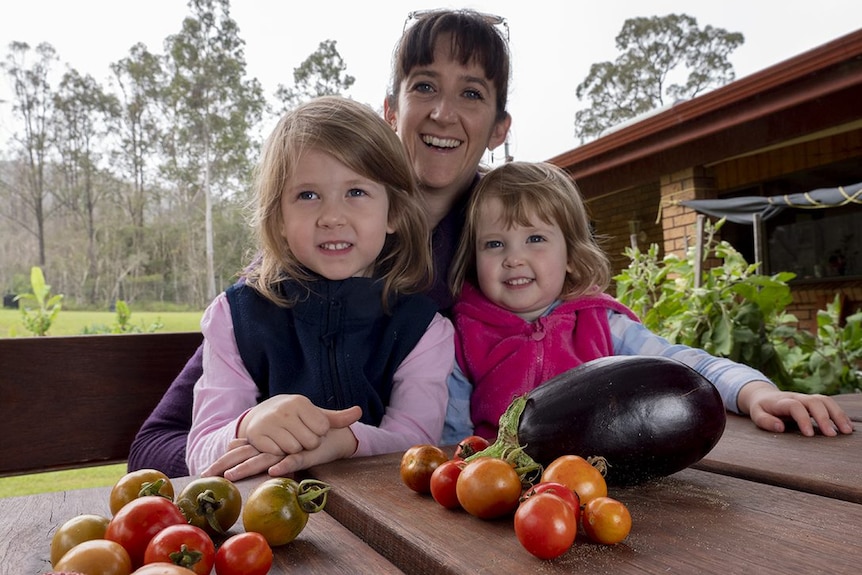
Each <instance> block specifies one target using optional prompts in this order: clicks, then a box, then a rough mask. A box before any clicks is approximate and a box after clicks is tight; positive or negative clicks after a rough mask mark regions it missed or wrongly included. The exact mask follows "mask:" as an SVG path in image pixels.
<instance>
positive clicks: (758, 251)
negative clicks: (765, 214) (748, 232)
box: [752, 214, 763, 275]
mask: <svg viewBox="0 0 862 575" xmlns="http://www.w3.org/2000/svg"><path fill="white" fill-rule="evenodd" d="M752 227H753V228H754V263H756V264H759V265H758V266H757V272H756V273H757V274H758V275H760V274H762V273H763V219H762V218H761V217H760V214H754V216H753V220H752Z"/></svg>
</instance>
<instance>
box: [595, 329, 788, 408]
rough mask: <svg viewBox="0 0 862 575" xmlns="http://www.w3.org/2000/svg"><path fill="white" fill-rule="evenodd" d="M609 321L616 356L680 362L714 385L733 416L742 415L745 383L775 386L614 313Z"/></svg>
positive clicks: (744, 368) (736, 365)
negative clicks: (740, 402)
mask: <svg viewBox="0 0 862 575" xmlns="http://www.w3.org/2000/svg"><path fill="white" fill-rule="evenodd" d="M608 320H609V321H608V323H609V325H610V328H611V338H612V341H613V346H614V354H615V355H661V356H664V357H669V358H672V359H675V360H677V361H681V362H682V363H684V364H686V365H688V366H689V367H691V368H692V369H694V370H695V371H696V372H698V373H699V374H701V375H702V376H704V377H705V378H706V379H708V380H709V381H710V382H712V384H713V385H714V386H715V388H716V389H717V390H718V393H719V394H720V395H721V400H722V402H723V403H724V407H725V409H727V410H728V411H731V412H733V413H739V406H738V405H737V402H736V399H737V397H738V396H739V390H740V389H742V387H743V386H744V385H745V384H746V383H750V382H752V381H768V382H770V383H772V382H771V381H770V380H769V378H767V377H766V376H765V375H763V373H761V372H760V371H758V370H756V369H754V368H752V367H749V366H747V365H744V364H742V363H737V362H735V361H732V360H730V359H727V358H724V357H716V356H714V355H711V354H709V353H707V352H706V351H704V350H702V349H698V348H694V347H688V346H686V345H674V344H672V343H670V342H669V341H667V340H666V339H665V338H663V337H661V336H659V335H657V334H655V333H653V332H651V331H650V330H648V329H647V328H646V327H644V326H643V324H641V323H638V322H636V321H633V320H631V319H630V318H628V317H626V316H625V315H623V314H620V313H616V312H611V313H610V314H609V317H608ZM773 385H774V384H773Z"/></svg>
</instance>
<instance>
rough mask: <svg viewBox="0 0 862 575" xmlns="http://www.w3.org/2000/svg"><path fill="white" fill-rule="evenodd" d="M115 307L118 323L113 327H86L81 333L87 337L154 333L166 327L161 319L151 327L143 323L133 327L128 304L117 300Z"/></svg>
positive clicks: (100, 325) (101, 325)
mask: <svg viewBox="0 0 862 575" xmlns="http://www.w3.org/2000/svg"><path fill="white" fill-rule="evenodd" d="M114 307H115V309H116V313H117V321H116V323H114V324H113V325H111V326H106V325H103V324H92V325H89V326H86V327H84V329H83V330H82V331H81V333H83V334H85V335H86V334H98V333H153V332H155V331H157V330H160V329H162V328H163V327H164V324H163V323H162V322H161V318H159V319H157V320H156V321H154V322H153V323H151V324H150V325H145V324H143V323H141V325H139V326H138V325H133V324H132V323H131V319H132V310H131V309H130V308H129V306H128V304H127V303H126V302H124V301H123V300H121V299H118V300H117V302H116V304H115V306H114Z"/></svg>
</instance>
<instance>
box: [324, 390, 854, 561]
mask: <svg viewBox="0 0 862 575" xmlns="http://www.w3.org/2000/svg"><path fill="white" fill-rule="evenodd" d="M839 402H840V403H841V405H842V407H844V409H845V410H846V411H847V412H848V413H850V414H851V417H852V418H853V419H854V421H857V422H859V421H862V395H854V396H842V397H841V398H840V401H839ZM399 460H400V456H399V455H398V454H392V455H386V456H380V457H373V458H367V459H366V460H365V461H364V462H362V463H360V462H359V461H357V460H353V461H339V462H334V463H330V464H327V465H323V466H319V467H316V468H313V469H312V470H310V472H311V474H312V475H314V476H315V477H317V478H318V479H321V480H324V481H327V482H329V483H330V484H331V485H332V486H333V490H332V496H331V497H330V500H329V502H328V503H327V511H328V513H329V514H330V515H332V516H333V517H335V518H336V519H337V520H338V521H339V522H340V523H341V524H343V525H345V526H346V527H348V528H349V529H350V530H351V531H353V532H354V533H356V534H358V535H359V536H360V537H362V538H363V539H364V540H365V541H366V542H367V543H368V544H369V545H370V546H371V547H373V548H374V549H375V550H377V551H378V552H379V553H380V554H381V555H383V556H385V557H386V558H388V559H389V560H390V561H392V563H394V564H395V565H397V566H398V567H400V568H401V569H403V570H404V571H405V572H408V573H418V574H425V573H427V574H446V573H452V574H455V573H489V574H490V573H549V574H550V573H609V574H626V573H638V574H642V573H654V574H660V573H661V574H666V573H678V574H686V575H688V574H694V573H697V574H701V573H703V574H709V573H716V574H722V575H728V574H735V573H739V574H759V573H769V574H784V573H787V574H790V573H793V574H796V573H805V574H806V575H810V574H815V573H823V574H830V575H843V574H847V575H851V574H853V575H856V574H859V573H862V505H860V503H862V499H860V497H862V495H860V494H862V424H858V425H857V431H856V432H855V433H853V434H852V435H849V436H842V437H823V436H817V437H813V438H807V437H803V436H802V435H801V434H799V433H798V432H793V431H788V432H787V433H784V434H773V433H769V432H766V431H763V430H760V429H758V428H757V427H756V426H754V424H753V423H751V421H750V420H749V419H747V418H744V417H737V416H731V417H730V418H729V420H728V426H727V430H726V432H725V434H724V435H723V436H722V439H721V440H720V442H719V443H718V445H717V446H716V447H715V449H714V450H713V451H712V452H711V453H710V454H709V456H708V457H707V458H705V459H704V460H703V461H702V462H700V463H698V469H686V470H683V471H681V472H679V473H676V474H674V475H672V476H670V477H667V478H663V479H660V480H656V481H653V482H650V483H647V484H644V485H640V486H636V487H629V488H611V492H610V495H611V496H612V497H616V498H617V499H620V500H621V501H623V502H624V503H626V505H627V506H628V507H629V509H630V511H631V513H632V518H633V528H632V532H631V534H630V535H629V537H628V538H627V539H626V540H625V541H624V542H623V543H621V544H619V545H616V546H612V547H607V546H600V545H595V544H592V543H589V542H587V540H586V538H585V537H584V536H583V532H581V533H580V534H579V536H578V539H577V541H576V542H575V545H574V546H573V548H572V549H571V550H569V551H568V552H567V553H566V554H565V555H563V556H561V557H559V558H557V559H555V560H553V561H539V560H537V559H535V558H534V557H532V556H531V555H529V554H528V553H527V552H526V551H525V550H524V549H523V548H522V547H521V546H520V544H519V543H518V541H517V539H516V537H515V535H514V531H513V528H512V520H511V518H509V519H504V520H496V521H482V520H479V519H477V518H475V517H472V516H470V515H468V514H467V513H465V512H463V511H449V510H446V509H443V508H442V507H440V506H439V505H437V504H436V503H435V502H434V501H433V500H432V499H431V498H430V497H428V496H421V495H419V494H416V493H413V492H411V491H409V490H408V489H407V488H406V487H404V486H403V485H402V484H401V482H400V479H399V474H398V463H399Z"/></svg>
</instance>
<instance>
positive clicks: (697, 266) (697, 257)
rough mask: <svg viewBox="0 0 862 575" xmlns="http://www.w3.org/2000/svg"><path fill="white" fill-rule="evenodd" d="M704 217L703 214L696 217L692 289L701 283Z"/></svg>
mask: <svg viewBox="0 0 862 575" xmlns="http://www.w3.org/2000/svg"><path fill="white" fill-rule="evenodd" d="M705 221H706V216H705V215H703V214H698V215H697V232H696V236H695V238H694V241H695V244H694V245H695V250H694V252H695V253H694V287H696V288H699V287H700V284H701V283H702V282H703V279H702V278H701V276H702V275H703V228H704V222H705Z"/></svg>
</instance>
